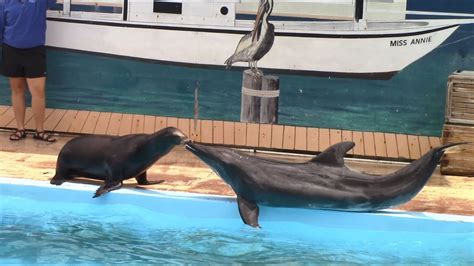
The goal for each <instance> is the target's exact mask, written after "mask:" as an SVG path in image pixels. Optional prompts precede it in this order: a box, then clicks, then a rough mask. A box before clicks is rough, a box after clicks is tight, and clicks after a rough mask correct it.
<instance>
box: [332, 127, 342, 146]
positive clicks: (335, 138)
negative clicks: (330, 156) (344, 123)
mask: <svg viewBox="0 0 474 266" xmlns="http://www.w3.org/2000/svg"><path fill="white" fill-rule="evenodd" d="M341 141H342V132H341V130H340V129H329V143H330V145H331V146H332V145H334V144H337V143H339V142H341Z"/></svg>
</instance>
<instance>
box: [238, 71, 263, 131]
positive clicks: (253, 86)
mask: <svg viewBox="0 0 474 266" xmlns="http://www.w3.org/2000/svg"><path fill="white" fill-rule="evenodd" d="M261 89H262V75H259V74H257V73H255V72H253V71H252V70H250V69H246V70H245V71H244V73H243V78H242V103H241V111H240V121H241V122H246V123H259V122H260V97H258V96H253V95H254V93H252V92H254V91H260V90H261Z"/></svg>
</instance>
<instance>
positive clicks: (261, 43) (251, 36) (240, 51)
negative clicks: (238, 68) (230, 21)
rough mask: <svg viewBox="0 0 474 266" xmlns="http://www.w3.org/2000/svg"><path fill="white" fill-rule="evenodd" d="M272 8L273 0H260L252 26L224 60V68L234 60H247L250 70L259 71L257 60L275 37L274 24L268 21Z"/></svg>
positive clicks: (266, 50) (270, 46)
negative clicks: (230, 54) (231, 53)
mask: <svg viewBox="0 0 474 266" xmlns="http://www.w3.org/2000/svg"><path fill="white" fill-rule="evenodd" d="M272 10H273V0H260V4H259V7H258V10H257V17H256V19H255V25H254V28H253V30H252V31H251V32H250V33H248V34H247V35H245V36H244V37H242V39H240V42H239V44H238V45H237V48H236V49H235V52H234V54H233V55H232V56H231V57H229V58H228V59H227V60H226V61H225V64H226V65H227V67H226V68H230V67H231V66H232V64H233V63H235V62H248V63H249V67H250V69H252V71H254V72H258V71H259V70H258V68H257V61H258V60H260V59H261V58H262V57H263V56H264V55H265V54H267V53H268V51H270V49H271V48H272V45H273V40H274V39H275V26H273V24H271V23H270V22H268V17H269V16H270V14H271V13H272Z"/></svg>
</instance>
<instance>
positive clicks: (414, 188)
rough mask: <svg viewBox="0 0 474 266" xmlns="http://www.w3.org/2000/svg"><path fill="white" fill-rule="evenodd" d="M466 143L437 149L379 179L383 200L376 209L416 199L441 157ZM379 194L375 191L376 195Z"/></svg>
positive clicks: (451, 144) (446, 145)
mask: <svg viewBox="0 0 474 266" xmlns="http://www.w3.org/2000/svg"><path fill="white" fill-rule="evenodd" d="M462 144H466V142H459V143H450V144H445V145H442V146H439V147H435V148H433V149H431V150H430V151H428V152H427V153H425V154H424V155H423V156H421V157H420V158H419V159H418V160H415V161H413V162H411V163H410V164H409V165H407V166H405V167H403V168H402V169H400V170H398V171H396V172H395V173H392V174H389V175H387V176H384V177H383V178H381V179H379V180H380V183H381V184H383V187H384V191H383V196H380V195H378V196H377V197H380V198H383V200H381V201H380V205H379V206H378V207H377V208H375V209H384V208H390V207H394V206H398V205H401V204H404V203H406V202H408V201H410V200H411V199H412V198H414V197H415V196H416V195H417V194H418V193H419V192H420V191H421V190H422V189H423V187H424V186H425V185H426V183H427V182H428V180H429V179H430V177H431V176H432V175H433V172H434V171H435V170H436V167H437V166H438V164H439V162H440V160H441V157H442V156H443V154H444V152H445V151H446V149H448V148H451V147H455V146H458V145H462ZM377 193H379V192H377V191H375V194H377Z"/></svg>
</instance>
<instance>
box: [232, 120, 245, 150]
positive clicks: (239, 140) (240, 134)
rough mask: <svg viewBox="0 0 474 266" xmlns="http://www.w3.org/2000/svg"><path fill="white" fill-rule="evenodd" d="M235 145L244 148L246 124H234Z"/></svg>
mask: <svg viewBox="0 0 474 266" xmlns="http://www.w3.org/2000/svg"><path fill="white" fill-rule="evenodd" d="M234 128H235V145H239V146H245V144H246V143H247V124H246V123H241V122H235V124H234Z"/></svg>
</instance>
